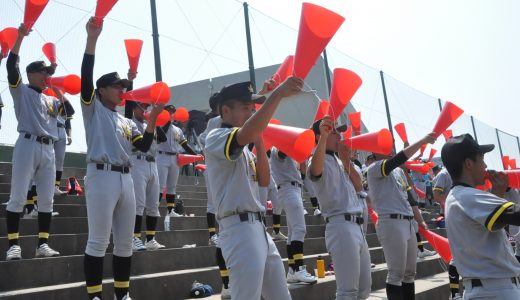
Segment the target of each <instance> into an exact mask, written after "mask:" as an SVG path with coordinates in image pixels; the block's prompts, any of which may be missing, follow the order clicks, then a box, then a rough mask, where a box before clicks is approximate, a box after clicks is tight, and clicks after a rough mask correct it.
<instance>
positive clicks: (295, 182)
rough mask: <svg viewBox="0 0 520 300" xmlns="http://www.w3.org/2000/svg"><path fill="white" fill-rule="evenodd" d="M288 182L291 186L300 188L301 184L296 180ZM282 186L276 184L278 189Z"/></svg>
mask: <svg viewBox="0 0 520 300" xmlns="http://www.w3.org/2000/svg"><path fill="white" fill-rule="evenodd" d="M289 184H291V185H292V186H295V187H299V188H302V187H303V184H301V183H299V182H297V181H291V182H290V183H289ZM281 187H282V186H281V185H279V186H278V189H280V188H281Z"/></svg>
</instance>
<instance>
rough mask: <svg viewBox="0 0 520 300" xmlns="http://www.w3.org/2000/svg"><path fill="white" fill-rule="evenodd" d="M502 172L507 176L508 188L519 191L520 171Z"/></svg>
mask: <svg viewBox="0 0 520 300" xmlns="http://www.w3.org/2000/svg"><path fill="white" fill-rule="evenodd" d="M504 172H505V173H506V175H507V178H508V182H509V187H510V188H513V189H520V170H519V169H516V170H507V171H504Z"/></svg>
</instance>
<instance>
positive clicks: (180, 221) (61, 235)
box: [0, 163, 449, 300]
mask: <svg viewBox="0 0 520 300" xmlns="http://www.w3.org/2000/svg"><path fill="white" fill-rule="evenodd" d="M10 174H11V164H10V163H0V203H2V205H0V298H1V299H38V300H47V299H49V300H50V299H87V297H86V289H85V285H84V282H83V280H84V278H83V252H84V250H85V244H86V241H87V218H86V206H85V197H84V196H62V197H56V198H55V200H54V210H55V211H57V212H59V215H58V216H56V217H54V218H53V220H52V225H51V237H50V240H49V244H50V246H51V247H52V248H54V249H56V250H58V251H60V252H61V256H60V257H55V258H44V259H37V258H34V249H35V248H36V245H37V242H38V224H37V219H22V220H21V223H20V236H21V237H20V246H21V247H22V256H23V259H22V260H20V261H10V262H7V261H5V251H6V250H7V245H8V242H7V237H6V235H7V232H6V224H5V208H6V207H5V204H4V203H5V202H7V201H8V199H9V191H10V182H11V176H10ZM84 175H85V169H82V168H65V170H64V174H63V177H64V178H67V177H69V176H74V177H77V178H78V180H79V182H80V184H81V186H84V184H83V177H84ZM62 185H65V180H63V181H62ZM178 194H179V195H180V197H181V199H182V200H183V201H184V206H185V209H186V212H187V214H193V216H192V217H180V218H172V223H171V225H170V226H171V227H172V230H171V231H163V222H162V221H163V219H162V218H161V219H160V222H159V224H158V228H157V230H158V232H157V235H156V238H157V240H158V241H159V242H161V243H162V244H164V245H166V249H162V250H158V251H148V252H146V251H145V252H138V253H135V254H134V256H133V260H132V279H131V284H130V294H131V296H132V298H133V299H138V300H139V299H186V298H189V291H190V288H191V284H192V283H193V281H194V280H197V281H199V282H203V283H207V284H210V285H211V286H212V287H213V289H214V290H215V292H216V293H218V292H219V291H220V289H221V286H222V284H221V281H220V277H219V272H218V268H217V267H216V259H215V249H214V247H212V246H207V245H208V232H207V224H206V217H205V216H206V201H207V194H206V188H205V184H204V180H203V178H202V177H188V176H181V177H180V178H179V185H178ZM305 206H306V208H307V209H308V210H309V211H310V203H309V201H305ZM160 211H161V215H164V214H165V211H166V207H164V203H161V207H160ZM425 219H426V220H428V219H430V217H428V215H426V216H425ZM306 221H307V236H306V240H305V263H306V265H307V267H308V269H309V270H312V269H314V268H315V267H316V257H317V256H318V255H322V256H324V257H325V260H326V265H328V264H329V263H330V257H329V255H328V254H327V251H326V248H325V240H324V237H323V236H324V232H325V223H324V221H323V218H322V217H314V216H306ZM268 225H269V226H270V225H271V218H270V217H268ZM281 230H282V232H284V233H286V232H287V227H286V220H285V216H282V229H281ZM436 231H437V232H438V233H440V234H442V235H445V234H446V233H445V231H444V230H436ZM366 238H367V242H368V245H369V247H370V255H371V259H372V262H373V263H374V264H376V267H375V268H374V269H373V270H372V291H373V294H371V297H370V299H385V291H384V287H385V278H386V273H387V268H386V264H385V259H384V255H383V251H382V248H381V246H380V244H379V241H378V240H377V237H376V234H375V230H374V226H373V224H369V227H368V234H367V237H366ZM189 244H196V245H197V246H196V247H195V248H183V245H189ZM276 245H277V247H278V250H279V252H280V254H281V255H282V257H286V253H285V252H286V251H285V243H284V242H282V241H280V242H276ZM425 246H426V248H429V245H427V244H426V245H425ZM111 251H112V248H111V247H109V249H108V252H107V256H106V259H105V264H104V265H105V270H104V281H103V285H104V286H103V292H104V297H105V299H112V298H111V297H113V296H112V295H113V288H112V272H111V265H112V263H111V260H112V255H111ZM284 264H285V265H286V266H287V261H286V259H284ZM445 270H446V266H445V265H444V263H443V262H442V261H441V259H440V258H439V257H438V256H433V257H429V258H426V259H421V260H418V262H417V281H416V293H417V296H416V299H448V296H449V285H448V275H447V273H446V272H445ZM311 272H312V271H311ZM289 288H290V291H291V295H292V297H293V299H334V296H335V288H336V287H335V278H334V276H333V275H332V276H326V278H324V279H320V280H319V281H318V283H317V284H315V285H312V286H307V285H290V287H289ZM209 299H220V296H219V295H217V294H216V295H214V296H212V297H210V298H209Z"/></svg>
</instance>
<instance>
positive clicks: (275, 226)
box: [273, 224, 281, 228]
mask: <svg viewBox="0 0 520 300" xmlns="http://www.w3.org/2000/svg"><path fill="white" fill-rule="evenodd" d="M280 227H281V225H280V224H273V228H280Z"/></svg>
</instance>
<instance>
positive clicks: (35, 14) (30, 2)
mask: <svg viewBox="0 0 520 300" xmlns="http://www.w3.org/2000/svg"><path fill="white" fill-rule="evenodd" d="M48 3H49V0H25V11H24V16H23V24H24V25H25V28H26V29H27V30H31V28H32V27H33V26H34V23H35V22H36V20H38V18H39V17H40V15H41V14H42V12H43V10H44V9H45V6H47V4H48Z"/></svg>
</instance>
